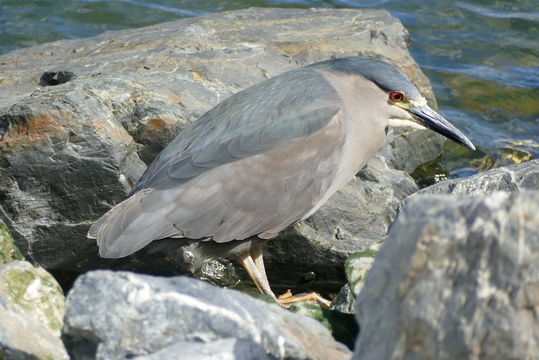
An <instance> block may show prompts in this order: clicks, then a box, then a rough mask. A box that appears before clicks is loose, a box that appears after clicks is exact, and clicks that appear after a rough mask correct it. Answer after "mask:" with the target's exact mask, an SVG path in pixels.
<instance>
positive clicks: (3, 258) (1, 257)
mask: <svg viewBox="0 0 539 360" xmlns="http://www.w3.org/2000/svg"><path fill="white" fill-rule="evenodd" d="M22 259H23V256H22V255H21V252H20V251H19V249H18V248H17V246H15V242H14V241H13V238H12V237H11V235H10V233H9V230H8V228H7V225H6V224H5V223H4V222H3V221H2V220H0V264H5V263H7V262H10V261H13V260H22Z"/></svg>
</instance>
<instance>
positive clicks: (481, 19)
mask: <svg viewBox="0 0 539 360" xmlns="http://www.w3.org/2000/svg"><path fill="white" fill-rule="evenodd" d="M249 6H264V7H303V8H307V7H336V8H346V7H348V8H362V7H367V8H383V9H387V10H388V11H390V12H391V13H392V14H393V15H394V16H396V17H398V18H399V19H400V20H401V21H402V22H403V24H404V25H405V26H406V27H407V28H408V30H409V31H410V33H411V35H412V39H413V43H412V45H411V47H410V50H411V52H412V55H413V56H414V58H415V59H416V60H417V61H418V63H419V64H420V65H421V67H422V68H423V70H424V71H425V73H426V74H427V76H428V77H429V78H430V79H431V82H432V85H433V88H434V91H435V93H436V96H437V97H438V101H439V104H440V108H441V109H442V110H441V112H442V114H443V115H444V116H445V117H447V118H448V119H449V120H451V121H452V122H454V123H455V124H457V125H458V127H460V128H461V129H462V130H463V131H464V132H465V133H466V134H468V135H469V136H470V138H471V139H472V141H473V142H474V143H475V144H476V145H477V146H478V148H479V151H475V152H470V151H468V150H465V149H463V148H461V147H459V146H456V145H453V144H451V143H450V142H448V143H447V145H446V147H447V149H446V150H447V151H446V155H445V156H444V158H442V159H439V160H441V162H440V161H438V162H437V163H433V164H431V165H430V166H427V167H425V169H423V170H425V171H426V173H422V172H421V170H418V173H417V175H418V176H425V174H427V176H428V177H433V176H434V174H435V173H437V177H438V178H440V177H444V176H445V175H446V174H445V170H443V169H441V168H440V163H441V164H442V165H443V168H445V169H447V171H448V174H449V175H450V176H467V175H470V174H473V173H475V172H478V171H483V170H486V169H489V168H492V167H496V166H501V165H506V164H512V163H518V162H522V161H524V160H528V159H531V158H536V157H537V156H538V155H539V0H515V1H509V0H507V1H503V0H496V1H488V0H468V1H449V0H433V1H428V0H377V1H375V0H372V1H368V0H365V1H353V0H340V1H338V0H333V1H330V0H327V1H315V0H312V1H307V0H303V1H301V0H273V1H272V0H267V1H261V0H253V1H246V0H235V1H233V0H226V1H212V0H203V1H195V0H180V1H173V0H153V1H146V0H107V1H98V0H79V1H75V0H66V1H54V0H0V54H1V53H5V52H8V51H10V50H13V49H16V48H21V47H26V46H31V45H35V44H39V43H43V42H48V41H52V40H58V39H64V38H68V39H72V38H80V37H87V36H92V35H96V34H99V33H101V32H103V31H105V30H118V29H124V28H132V27H140V26H144V25H150V24H154V23H158V22H163V21H170V20H175V19H179V18H182V17H188V16H195V15H199V14H205V13H208V12H215V11H222V10H232V9H241V8H245V7H249ZM463 158H464V161H463Z"/></svg>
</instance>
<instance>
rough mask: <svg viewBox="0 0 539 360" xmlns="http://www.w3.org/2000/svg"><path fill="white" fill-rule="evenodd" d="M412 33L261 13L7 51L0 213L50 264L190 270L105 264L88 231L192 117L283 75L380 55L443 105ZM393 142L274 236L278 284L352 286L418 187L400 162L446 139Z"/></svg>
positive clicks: (361, 16)
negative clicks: (348, 272) (358, 260)
mask: <svg viewBox="0 0 539 360" xmlns="http://www.w3.org/2000/svg"><path fill="white" fill-rule="evenodd" d="M253 34H256V36H254V35H253ZM408 41H409V36H408V33H407V32H406V30H405V29H404V28H403V27H402V25H401V23H400V22H399V21H398V20H397V19H395V18H394V17H392V16H390V14H389V13H388V12H386V11H383V10H349V9H340V10H337V9H311V10H299V9H258V8H253V9H247V10H240V11H232V12H225V13H220V14H209V15H205V16H201V17H195V18H188V19H182V20H180V21H176V22H170V23H165V24H158V25H154V26H150V27H145V28H141V29H133V30H125V31H118V32H106V33H104V34H101V35H99V36H96V37H92V38H87V39H80V40H66V41H57V42H53V43H50V44H44V45H40V46H37V47H32V48H28V49H22V50H17V51H13V52H11V53H8V54H6V55H3V56H0V78H1V79H2V80H1V82H0V91H1V92H2V97H1V98H0V137H2V135H3V141H0V218H2V219H3V220H4V221H5V222H6V223H7V224H8V226H9V227H10V229H11V231H12V234H13V236H14V238H15V240H16V242H17V245H18V246H19V248H20V249H21V251H22V253H23V254H24V255H26V256H27V257H28V258H31V259H33V260H34V261H35V262H36V263H38V264H41V265H42V266H44V267H46V268H47V269H55V270H58V269H60V270H65V271H71V272H74V273H76V272H82V271H85V270H88V269H95V268H99V267H107V268H116V269H132V270H137V271H144V272H150V273H154V274H176V273H183V272H185V271H188V270H189V269H186V267H185V266H184V265H183V264H181V263H178V261H177V260H178V259H179V256H178V255H177V254H147V253H144V252H141V253H139V254H137V255H135V256H131V257H128V258H126V259H120V260H105V259H100V258H99V257H98V256H97V247H96V245H95V241H94V240H90V239H87V238H86V232H87V230H88V228H89V225H90V224H91V223H92V222H93V221H95V220H96V219H97V218H99V217H100V215H102V214H103V213H105V212H106V211H107V210H108V209H110V208H111V207H112V206H114V205H115V204H117V203H118V202H120V201H121V200H123V199H124V198H125V196H126V192H127V190H128V189H129V188H130V186H131V185H132V184H133V183H134V182H135V181H136V180H137V179H138V178H139V177H140V175H141V173H142V172H143V171H144V169H145V167H146V164H148V163H149V162H150V161H151V160H152V159H153V158H154V157H155V156H156V154H157V153H158V152H159V151H160V150H161V149H162V148H163V147H164V145H165V144H166V143H168V142H169V141H170V140H171V139H172V138H173V137H174V136H175V135H176V134H178V133H179V132H181V131H182V129H183V128H184V127H185V126H186V125H187V124H188V123H191V122H192V121H194V120H196V119H197V118H198V117H199V116H200V115H202V114H203V113H204V112H205V111H206V110H208V109H209V108H211V107H212V106H214V105H216V104H217V103H218V102H220V101H221V100H223V99H225V98H226V97H228V96H230V95H231V94H233V93H235V92H237V91H239V90H241V89H243V88H246V87H248V86H250V85H252V84H254V83H257V82H259V81H262V80H264V79H266V78H269V77H272V76H275V75H277V74H279V73H281V72H284V71H286V70H290V69H293V68H296V67H298V66H302V65H305V64H308V63H313V62H316V61H319V60H323V59H328V58H330V57H332V56H349V55H357V54H359V55H364V56H375V57H378V58H384V59H387V60H389V61H391V62H393V63H395V64H397V65H398V66H400V67H401V68H402V69H403V70H404V71H405V72H406V73H407V74H408V75H409V76H410V77H411V78H412V79H413V80H414V81H415V82H416V84H417V85H418V86H419V88H420V89H421V91H422V92H423V93H424V94H425V95H426V96H427V97H428V98H429V100H430V101H431V103H433V102H434V98H433V95H432V90H431V89H430V87H429V82H428V80H427V79H426V77H425V76H424V75H423V74H422V73H421V71H420V70H419V68H418V66H417V64H416V63H415V62H414V60H413V59H412V58H411V57H410V55H409V53H408V51H407V49H406V43H407V42H408ZM390 140H392V141H389V142H388V143H387V144H386V146H385V148H384V149H383V150H382V151H381V152H380V153H379V155H378V158H377V159H375V160H373V162H371V163H370V164H369V167H368V168H367V169H366V170H364V171H362V172H360V174H359V175H358V177H357V178H356V179H354V180H353V181H352V182H351V183H350V184H348V185H347V187H346V188H345V189H343V190H342V191H340V192H339V193H338V194H336V195H335V196H334V197H333V198H332V199H331V200H330V202H329V203H328V204H327V205H326V206H324V207H323V208H321V209H320V210H319V212H318V213H317V214H316V215H314V216H313V217H312V218H310V219H309V220H308V221H307V222H305V223H303V224H300V225H298V226H296V227H295V228H293V229H291V230H289V231H287V232H285V233H284V234H283V235H282V236H280V241H272V242H271V243H270V249H269V252H270V253H271V254H272V256H268V273H269V274H270V277H271V280H272V282H275V283H276V284H277V285H278V288H279V287H281V288H287V287H294V286H295V285H296V284H297V283H298V282H306V281H311V283H309V284H307V285H308V286H309V287H314V288H315V289H321V290H324V291H327V292H336V291H337V290H338V289H339V288H340V286H341V285H342V283H343V282H344V274H343V272H342V270H339V269H337V267H342V264H343V262H344V260H345V259H346V257H348V255H349V254H350V253H353V252H356V251H362V250H365V249H366V248H368V247H369V246H370V245H371V244H372V243H374V242H376V241H379V240H380V239H381V238H382V237H383V236H384V234H385V232H386V230H387V228H388V226H389V224H390V223H391V222H392V220H393V218H394V216H395V208H396V206H397V204H399V203H400V202H401V201H402V200H403V199H404V197H406V196H407V195H409V194H410V193H412V192H414V191H416V190H417V188H416V186H415V184H414V182H413V180H412V179H411V178H410V177H409V176H408V175H407V174H406V173H405V172H402V171H397V170H395V168H396V169H403V170H406V171H410V170H411V169H413V168H415V167H416V166H418V165H419V164H421V163H422V162H424V161H426V160H430V159H434V158H436V157H437V156H438V155H439V154H440V153H441V143H442V142H441V141H440V137H439V136H438V135H436V134H435V133H433V132H431V131H412V130H410V129H404V130H401V131H400V132H399V131H397V132H395V135H393V136H390ZM210 272H213V270H212V271H210ZM272 273H273V275H272ZM217 278H229V276H227V275H223V276H220V275H218V276H217ZM313 278H314V283H313V280H312V279H313ZM308 279H311V280H308ZM227 281H228V280H227ZM234 282H235V281H234V280H230V281H229V283H234Z"/></svg>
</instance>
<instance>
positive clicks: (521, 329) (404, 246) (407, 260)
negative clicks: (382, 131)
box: [354, 191, 539, 360]
mask: <svg viewBox="0 0 539 360" xmlns="http://www.w3.org/2000/svg"><path fill="white" fill-rule="evenodd" d="M538 259H539V192H537V191H535V192H522V193H519V192H516V193H512V194H510V193H505V192H496V193H493V194H490V195H487V196H477V197H466V198H454V197H450V196H447V195H423V196H415V197H413V198H412V199H410V201H409V202H408V204H407V205H406V207H405V208H404V210H403V211H402V212H401V213H400V214H399V216H398V218H397V221H396V222H395V224H394V225H393V226H392V228H391V231H390V233H389V236H388V239H387V240H386V241H385V242H384V244H383V245H382V248H381V250H380V252H379V254H378V256H377V258H376V262H375V264H374V266H373V268H372V269H371V270H370V271H369V274H368V276H367V280H366V284H365V287H364V288H363V290H362V291H361V292H360V294H359V297H358V298H357V317H358V321H359V324H360V328H361V332H360V335H359V337H358V340H357V342H356V353H355V355H354V359H362V360H363V359H367V360H368V359H396V360H397V359H479V358H481V359H537V358H539V355H538V354H539V320H538V318H537V316H536V312H537V308H538V306H539V261H538Z"/></svg>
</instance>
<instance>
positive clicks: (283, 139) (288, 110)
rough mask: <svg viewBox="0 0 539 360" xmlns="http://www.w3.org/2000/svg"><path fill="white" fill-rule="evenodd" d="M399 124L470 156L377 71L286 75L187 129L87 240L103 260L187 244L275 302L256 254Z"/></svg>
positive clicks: (404, 89) (396, 78) (395, 81)
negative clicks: (241, 271)
mask: <svg viewBox="0 0 539 360" xmlns="http://www.w3.org/2000/svg"><path fill="white" fill-rule="evenodd" d="M403 121H404V122H408V123H410V122H411V123H414V124H419V125H422V126H425V127H427V128H430V129H432V130H434V131H436V132H438V133H440V134H442V135H444V136H446V137H447V138H449V139H452V140H454V141H455V142H457V143H459V144H461V145H463V146H465V147H467V148H469V149H474V146H473V145H472V143H471V142H470V140H468V139H467V138H466V136H464V135H463V134H462V133H461V132H460V131H459V130H458V129H457V128H455V127H454V126H453V125H451V124H450V123H449V122H448V121H447V120H445V119H444V118H443V117H442V116H440V115H439V114H438V113H437V112H435V111H434V110H432V109H431V108H430V107H429V106H428V105H427V101H426V100H425V98H424V97H423V96H421V94H420V93H419V91H418V90H417V88H416V87H415V85H414V84H413V83H412V82H411V81H410V79H409V78H408V77H407V76H406V75H404V73H402V72H401V71H400V70H399V69H397V68H396V67H395V66H393V65H390V64H388V63H386V62H382V61H379V60H375V59H368V58H359V57H347V58H340V59H332V60H328V61H322V62H319V63H316V64H312V65H309V66H306V67H303V68H299V69H295V70H292V71H289V72H286V73H284V74H281V75H279V76H276V77H274V78H272V79H269V80H266V81H263V82H261V83H259V84H256V85H254V86H252V87H250V88H248V89H245V90H243V91H241V92H239V93H237V94H235V95H233V96H231V97H230V98H228V99H226V100H225V101H223V102H221V103H220V104H218V105H217V106H215V107H214V108H213V109H211V110H210V111H208V112H207V113H205V114H204V115H203V116H202V117H201V118H200V119H199V120H198V121H196V122H194V123H193V124H192V125H191V126H190V127H188V128H187V129H185V130H184V131H183V132H182V133H181V134H180V135H178V136H177V137H176V138H175V139H174V140H173V141H172V142H171V143H170V144H169V145H168V146H167V147H166V148H165V149H164V150H163V151H162V152H161V153H160V154H159V155H158V156H157V158H156V159H155V160H154V161H153V163H152V164H151V165H150V166H149V168H148V169H147V170H146V172H145V173H144V175H143V176H142V177H141V179H140V180H139V181H138V182H137V184H136V185H135V186H134V187H133V189H132V190H131V192H130V194H129V196H128V198H127V199H126V200H124V201H123V202H121V203H120V204H118V205H116V206H115V207H114V208H112V209H111V210H110V211H109V212H107V213H106V214H105V215H103V216H102V217H101V218H100V219H99V220H98V221H97V222H96V223H95V224H94V225H93V226H92V227H91V228H90V231H89V234H88V236H89V237H95V238H96V239H97V244H98V246H99V254H100V255H101V256H102V257H105V258H121V257H124V256H127V255H130V254H132V253H134V252H135V251H137V250H140V249H142V248H143V247H145V246H147V245H149V244H150V243H152V242H154V243H155V242H156V241H163V240H162V239H168V240H166V241H168V242H169V243H170V241H173V242H175V243H176V244H177V246H182V245H187V244H193V243H196V245H195V248H196V249H195V250H196V253H197V254H196V256H202V257H207V256H222V257H225V256H236V258H237V259H238V261H239V262H240V263H241V264H242V265H243V266H244V267H245V269H246V270H247V272H248V274H249V275H250V277H251V278H252V280H253V281H254V283H255V284H256V286H257V287H258V289H259V290H260V291H261V292H262V293H266V294H269V295H271V296H273V297H274V298H275V295H274V294H273V292H272V291H271V288H270V286H269V283H268V280H267V277H266V272H265V270H264V263H263V259H262V251H261V245H262V244H264V243H265V242H267V241H268V240H270V239H273V238H274V237H275V236H277V234H278V233H279V232H280V231H282V230H283V229H285V228H286V227H288V226H290V225H292V224H295V223H297V222H298V221H301V220H303V219H305V218H307V217H308V216H310V215H311V214H312V213H314V212H315V211H316V210H317V209H318V208H319V207H320V206H322V205H323V204H324V203H325V202H326V201H327V200H328V198H329V197H330V196H331V195H332V194H333V193H334V192H335V191H337V190H338V189H339V188H340V187H341V186H343V185H344V184H345V183H346V182H347V181H348V180H349V179H351V178H352V177H353V176H354V174H356V173H357V172H358V170H360V169H361V168H362V167H363V166H365V164H366V163H367V161H369V159H370V158H371V157H372V156H373V154H374V153H375V152H376V151H377V150H378V149H379V148H380V147H381V145H382V144H383V142H384V139H385V135H386V128H387V127H388V126H390V125H392V123H394V122H403ZM170 238H173V239H174V240H170Z"/></svg>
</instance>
